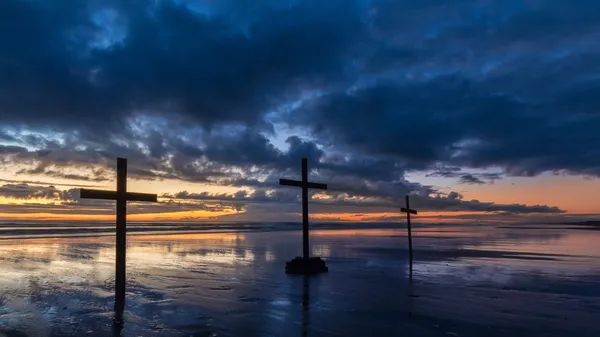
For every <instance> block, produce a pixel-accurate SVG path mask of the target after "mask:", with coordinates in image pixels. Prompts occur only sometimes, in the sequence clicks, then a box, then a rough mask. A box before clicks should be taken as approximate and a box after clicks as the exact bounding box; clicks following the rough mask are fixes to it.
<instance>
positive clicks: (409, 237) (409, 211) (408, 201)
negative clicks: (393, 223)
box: [400, 195, 417, 277]
mask: <svg viewBox="0 0 600 337" xmlns="http://www.w3.org/2000/svg"><path fill="white" fill-rule="evenodd" d="M400 211H401V212H403V213H406V224H407V228H408V252H409V253H408V254H409V256H410V277H412V269H413V248H412V230H411V227H410V215H411V214H415V215H416V214H417V211H416V210H414V209H411V208H410V200H409V198H408V195H407V196H406V208H404V207H402V208H400Z"/></svg>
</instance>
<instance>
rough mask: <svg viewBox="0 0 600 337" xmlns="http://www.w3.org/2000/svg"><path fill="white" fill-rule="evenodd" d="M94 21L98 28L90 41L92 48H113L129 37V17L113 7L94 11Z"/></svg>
mask: <svg viewBox="0 0 600 337" xmlns="http://www.w3.org/2000/svg"><path fill="white" fill-rule="evenodd" d="M92 21H93V22H94V23H95V24H96V26H97V29H98V30H97V31H96V34H95V35H94V38H93V39H92V40H91V41H90V43H89V44H90V47H91V48H92V49H108V48H111V47H112V46H114V45H116V44H121V43H123V41H124V40H125V38H126V37H127V19H126V18H125V17H123V16H122V15H121V14H119V12H117V11H116V10H114V9H112V8H104V9H101V10H98V11H95V12H93V13H92Z"/></svg>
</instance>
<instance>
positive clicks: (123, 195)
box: [81, 158, 157, 325]
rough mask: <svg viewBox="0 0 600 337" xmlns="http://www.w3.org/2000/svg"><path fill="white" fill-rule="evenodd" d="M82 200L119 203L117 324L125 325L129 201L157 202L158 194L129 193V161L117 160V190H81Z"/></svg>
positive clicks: (116, 289)
mask: <svg viewBox="0 0 600 337" xmlns="http://www.w3.org/2000/svg"><path fill="white" fill-rule="evenodd" d="M81 198H84V199H104V200H116V201H117V244H116V246H117V259H116V268H115V274H116V275H115V318H114V321H113V322H114V323H115V324H119V325H120V324H123V311H124V310H125V250H126V246H127V245H126V236H127V219H126V217H127V201H148V202H156V201H157V195H156V194H146V193H131V192H127V159H124V158H117V190H116V191H104V190H90V189H85V188H82V189H81Z"/></svg>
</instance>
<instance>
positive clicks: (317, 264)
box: [279, 158, 327, 274]
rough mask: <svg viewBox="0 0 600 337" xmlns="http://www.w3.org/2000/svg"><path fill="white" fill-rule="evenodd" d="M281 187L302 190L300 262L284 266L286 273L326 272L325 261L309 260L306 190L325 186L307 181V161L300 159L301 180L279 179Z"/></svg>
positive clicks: (325, 185) (322, 188)
mask: <svg viewBox="0 0 600 337" xmlns="http://www.w3.org/2000/svg"><path fill="white" fill-rule="evenodd" d="M279 184H280V185H283V186H295V187H301V188H302V260H303V261H300V260H299V258H296V259H294V260H292V261H289V262H288V263H287V264H286V272H288V273H293V274H314V273H318V272H323V271H327V266H326V265H325V261H323V260H321V259H320V258H315V259H311V258H310V250H309V236H308V189H309V188H315V189H320V190H326V189H327V184H320V183H313V182H310V181H308V159H306V158H302V180H300V181H298V180H290V179H279Z"/></svg>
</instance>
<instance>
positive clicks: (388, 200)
mask: <svg viewBox="0 0 600 337" xmlns="http://www.w3.org/2000/svg"><path fill="white" fill-rule="evenodd" d="M317 193H318V194H319V197H315V194H317ZM322 196H327V197H328V198H322ZM309 197H310V198H311V205H315V206H314V208H313V211H316V212H334V213H338V212H348V210H347V209H345V208H340V206H349V207H355V208H360V209H365V210H368V211H371V212H398V208H399V207H400V205H401V200H402V198H401V197H400V196H391V195H390V196H387V197H382V196H380V195H378V196H377V197H370V198H365V197H360V198H348V197H347V195H346V196H345V197H341V196H340V195H339V194H336V193H328V192H314V191H313V192H312V193H311V194H310V196H309ZM161 198H167V199H171V200H200V201H220V202H225V203H240V204H243V205H244V206H247V205H248V204H252V203H265V202H273V203H278V204H282V203H292V204H295V205H297V204H298V202H299V201H300V195H299V193H298V191H297V190H296V189H293V190H292V189H286V188H280V189H276V190H268V191H265V190H256V191H255V192H254V193H248V192H246V191H238V192H237V193H233V194H231V193H209V192H202V193H190V192H188V191H181V192H178V193H174V194H163V195H161ZM412 204H413V205H414V206H415V207H418V208H419V209H420V210H424V211H449V212H487V213H513V214H533V213H540V214H544V213H547V214H560V213H564V210H561V209H559V208H558V207H550V206H545V205H533V206H528V205H523V204H496V203H493V202H480V201H479V200H463V197H462V195H460V194H459V193H457V192H450V193H448V194H445V195H444V194H441V193H435V194H427V195H426V194H424V193H422V194H418V193H417V194H413V197H412ZM326 206H336V207H335V208H324V207H326ZM277 207H280V206H277Z"/></svg>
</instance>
